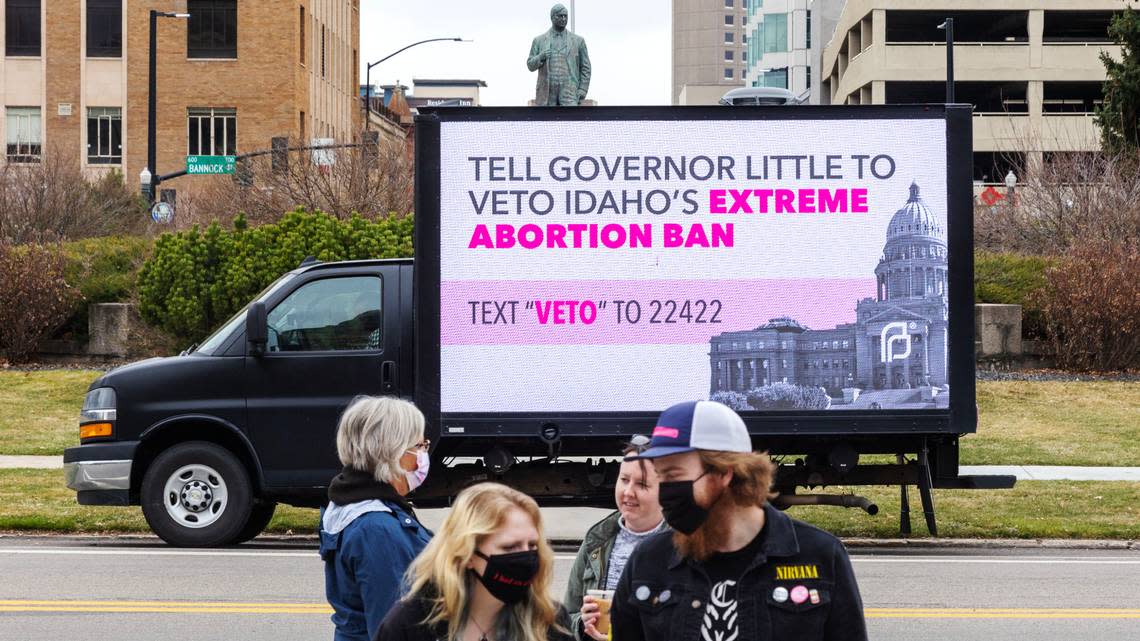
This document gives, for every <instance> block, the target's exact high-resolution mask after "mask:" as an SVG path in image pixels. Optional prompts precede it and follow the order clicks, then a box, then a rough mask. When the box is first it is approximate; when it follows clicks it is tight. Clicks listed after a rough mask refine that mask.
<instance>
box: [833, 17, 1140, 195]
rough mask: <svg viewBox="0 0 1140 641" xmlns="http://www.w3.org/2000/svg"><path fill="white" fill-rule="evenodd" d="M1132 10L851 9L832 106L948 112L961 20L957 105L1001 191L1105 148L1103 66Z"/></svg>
mask: <svg viewBox="0 0 1140 641" xmlns="http://www.w3.org/2000/svg"><path fill="white" fill-rule="evenodd" d="M1128 5H1131V6H1132V7H1140V2H1136V1H1135V0H1131V1H1130V2H1124V1H1123V0H953V1H952V2H951V1H948V0H849V1H848V2H847V4H846V6H845V7H844V9H843V12H842V15H841V16H840V19H839V24H838V25H837V28H836V29H835V32H834V35H833V36H832V37H831V39H830V42H829V43H828V44H827V46H826V48H825V50H824V54H823V66H822V68H823V74H822V78H821V89H820V94H821V97H822V98H823V102H825V103H830V104H850V105H859V104H884V103H941V102H944V101H945V100H946V93H945V79H946V35H945V32H944V31H942V30H940V29H939V25H940V24H942V22H943V21H944V20H945V19H946V18H954V41H955V42H954V77H955V81H956V82H955V100H956V102H963V103H971V104H973V105H974V127H973V129H974V180H975V182H977V183H983V184H984V183H1000V182H1001V181H1002V179H1003V178H1004V176H1005V175H1006V174H1007V172H1008V171H1010V170H1011V169H1012V170H1014V171H1015V172H1016V171H1020V168H1021V167H1024V166H1025V163H1026V162H1027V161H1028V160H1032V158H1027V157H1026V152H1028V153H1030V154H1032V155H1035V156H1038V155H1040V156H1043V157H1044V156H1045V155H1048V154H1054V153H1068V152H1078V153H1079V152H1089V151H1095V150H1097V149H1098V148H1099V135H1098V130H1097V128H1096V126H1095V122H1094V119H1093V117H1092V116H1093V111H1094V108H1095V105H1096V104H1097V103H1098V102H1099V101H1100V100H1101V95H1102V85H1103V81H1104V78H1105V73H1104V66H1103V65H1102V64H1101V61H1100V59H1099V55H1100V54H1101V52H1108V53H1109V54H1110V55H1113V56H1117V57H1119V55H1120V51H1119V47H1117V46H1114V45H1113V44H1112V43H1111V42H1110V40H1109V37H1108V33H1107V29H1108V25H1109V22H1110V20H1111V18H1112V14H1113V12H1114V11H1119V10H1121V9H1123V8H1125V7H1126V6H1128Z"/></svg>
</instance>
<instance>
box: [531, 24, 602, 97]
mask: <svg viewBox="0 0 1140 641" xmlns="http://www.w3.org/2000/svg"><path fill="white" fill-rule="evenodd" d="M569 18H570V13H569V12H568V11H566V7H565V6H563V5H561V4H556V5H554V7H553V8H551V9H550V31H547V32H546V33H544V34H542V35H539V36H536V37H535V39H534V42H533V43H531V45H530V57H529V58H527V60H526V66H527V68H528V69H530V70H531V71H538V86H537V87H536V88H535V94H534V104H535V105H538V106H548V105H549V106H562V107H577V106H578V105H579V104H581V102H582V100H584V99H585V98H586V92H587V91H588V90H589V88H590V54H589V53H587V52H586V41H585V40H583V39H582V37H581V36H579V35H577V34H574V33H571V32H570V31H569V30H568V29H566V23H567V21H568V20H569Z"/></svg>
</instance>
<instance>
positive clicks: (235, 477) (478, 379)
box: [64, 105, 1013, 546]
mask: <svg viewBox="0 0 1140 641" xmlns="http://www.w3.org/2000/svg"><path fill="white" fill-rule="evenodd" d="M970 168H971V129H970V109H969V107H968V106H959V105H945V106H944V105H917V106H867V107H856V108H853V107H839V106H835V107H797V108H795V109H788V108H778V107H738V108H732V109H725V108H717V107H592V108H579V109H561V108H550V109H529V108H437V109H431V110H427V109H425V110H421V113H420V115H419V116H418V117H417V118H416V164H415V169H416V213H415V216H416V219H415V258H414V261H413V259H406V260H387V261H383V260H376V261H354V262H343V263H318V262H315V261H312V262H309V261H307V262H306V264H303V265H301V266H300V267H298V268H297V269H296V270H294V271H292V272H289V273H287V274H284V275H283V276H282V277H281V278H280V279H278V280H277V281H276V282H274V283H273V284H271V285H270V286H269V287H268V288H267V289H266V290H265V291H264V292H262V293H261V294H260V295H258V296H257V297H256V298H255V299H254V300H253V301H251V302H250V304H249V305H248V307H247V308H246V309H244V310H243V311H242V312H241V313H239V314H237V315H236V316H234V317H233V318H232V319H230V320H229V321H228V322H226V323H225V324H224V325H223V326H222V327H221V328H219V329H218V330H217V331H216V332H215V333H214V334H213V335H211V336H210V337H209V338H207V339H206V340H205V341H204V342H202V343H201V344H200V345H198V346H197V347H196V348H194V349H193V350H190V351H188V352H186V353H184V354H183V355H181V356H177V357H172V358H162V359H151V360H147V361H142V362H139V363H135V364H131V365H128V366H125V367H122V368H119V369H116V370H114V371H111V372H109V373H107V374H105V375H104V376H101V377H100V378H99V379H98V380H96V381H95V382H94V383H92V385H91V388H90V391H89V392H88V394H87V397H86V399H85V401H84V406H83V409H82V415H81V416H82V418H81V436H82V438H81V444H80V445H79V446H77V447H73V448H70V449H68V450H67V451H66V453H65V456H64V461H65V466H66V473H67V483H68V486H69V487H70V488H72V489H74V490H76V493H77V497H78V500H79V502H80V503H82V504H86V505H141V506H142V509H143V512H144V514H145V515H146V518H147V521H148V523H149V524H150V526H151V527H152V529H153V530H154V531H155V532H156V533H157V534H158V535H159V536H161V537H162V538H163V539H164V540H166V541H168V542H170V543H172V544H175V545H186V546H215V545H225V544H231V543H236V542H241V541H244V540H248V539H249V538H252V537H253V536H256V535H257V534H258V533H259V532H260V531H261V530H262V529H263V528H264V527H265V525H266V524H267V523H268V521H269V519H270V518H271V516H272V514H273V509H274V506H275V505H276V504H277V503H287V504H291V505H301V506H317V505H320V504H322V503H323V501H324V500H325V489H326V487H327V483H328V481H329V480H330V479H331V478H332V476H333V475H335V473H336V472H337V471H338V469H339V467H340V465H339V463H338V461H337V458H336V453H335V443H334V436H335V430H336V422H337V417H338V416H339V414H340V412H341V411H342V410H343V409H344V407H345V406H346V405H347V404H348V403H349V402H350V401H351V399H352V398H354V397H355V396H358V395H361V394H392V395H398V396H401V397H403V398H407V399H410V400H413V401H415V402H416V404H417V405H418V406H419V407H420V408H421V410H423V412H424V414H425V416H426V417H427V420H428V431H429V434H428V436H429V437H430V438H431V440H432V443H433V451H432V456H433V460H434V462H435V463H434V465H433V468H432V470H433V471H432V474H431V475H430V476H429V480H428V483H427V484H426V485H425V486H424V487H422V488H421V489H420V490H418V491H417V493H416V495H415V498H416V500H417V501H418V502H419V503H420V504H421V505H446V504H447V502H448V501H449V499H450V498H451V497H453V496H454V495H455V493H456V492H458V491H459V490H460V489H462V487H464V486H466V485H468V484H471V483H473V482H478V481H480V480H486V479H498V480H501V481H503V482H506V483H509V484H511V485H513V486H515V487H518V488H520V489H522V490H524V491H526V492H528V493H530V494H532V495H533V496H535V497H536V498H538V500H539V501H540V502H541V503H543V504H545V505H609V504H610V502H611V501H612V484H613V481H614V477H615V473H616V466H617V464H616V462H615V461H616V457H617V454H618V453H619V451H620V449H621V445H622V443H624V442H626V441H628V440H629V439H630V438H632V437H633V436H634V435H636V434H647V433H649V432H651V431H652V429H653V427H654V421H655V419H656V416H657V414H658V413H659V412H660V411H661V410H662V409H663V408H665V407H667V406H668V405H671V404H672V403H674V402H678V401H681V400H693V399H696V398H711V399H713V400H717V401H720V402H723V403H725V404H728V405H730V406H732V407H733V408H734V409H736V410H737V411H738V412H740V414H741V415H742V416H743V417H744V420H745V422H746V423H747V424H748V426H749V429H750V431H751V432H752V434H753V439H754V443H755V445H756V447H757V448H758V449H764V450H767V451H769V452H771V453H772V454H773V456H774V457H776V458H777V460H778V462H780V463H781V466H780V471H779V474H778V477H777V489H778V490H779V491H780V492H781V495H780V498H779V499H778V501H779V502H780V504H781V505H784V506H787V505H794V504H804V503H823V504H835V505H846V506H858V507H862V508H864V509H866V510H868V511H870V512H872V513H873V512H874V511H875V507H874V506H873V505H871V504H870V503H869V502H867V501H866V500H865V499H862V498H861V497H855V496H846V495H831V494H802V493H798V492H797V488H804V487H818V486H828V485H840V484H842V485H868V484H878V485H901V486H904V497H905V486H907V485H916V486H918V487H919V489H920V494H921V496H922V499H923V507H924V511H925V512H926V514H927V524H928V526H929V527H930V528H931V529H932V531H933V529H934V526H935V524H934V519H933V502H932V498H931V492H930V490H931V489H932V488H985V487H1009V486H1011V485H1012V484H1013V479H1012V478H1011V477H970V476H961V475H959V473H958V439H959V438H960V437H961V436H963V435H965V434H968V433H970V432H974V431H976V426H977V408H976V405H975V401H974V362H973V348H974V338H973V314H972V305H973V289H972V288H973V285H972V282H973V278H972V274H973V252H972V224H971V223H972V183H971V180H970V176H971V169H970ZM873 454H880V455H890V456H888V457H877V458H876V459H875V461H876V462H875V463H874V464H860V457H861V456H866V455H873ZM903 525H904V526H906V525H907V523H906V522H904V523H903Z"/></svg>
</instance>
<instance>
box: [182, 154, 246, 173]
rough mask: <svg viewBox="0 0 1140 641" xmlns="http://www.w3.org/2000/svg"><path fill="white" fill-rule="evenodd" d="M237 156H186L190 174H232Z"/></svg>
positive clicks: (187, 169) (187, 168)
mask: <svg viewBox="0 0 1140 641" xmlns="http://www.w3.org/2000/svg"><path fill="white" fill-rule="evenodd" d="M236 165H237V156H186V173H188V174H232V173H234V167H235V166H236Z"/></svg>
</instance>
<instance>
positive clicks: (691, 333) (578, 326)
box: [440, 278, 876, 345]
mask: <svg viewBox="0 0 1140 641" xmlns="http://www.w3.org/2000/svg"><path fill="white" fill-rule="evenodd" d="M875 287H876V284H875V279H874V278H799V279H748V280H737V279H733V280H576V281H522V280H514V281H503V280H499V281H489V280H484V281H447V282H444V283H442V285H441V287H440V289H441V291H440V299H441V301H442V306H441V310H440V314H441V319H440V321H441V329H440V332H441V335H440V341H441V344H442V345H693V344H700V343H707V342H709V339H710V338H711V337H713V336H715V335H718V334H721V333H723V332H731V331H741V330H749V329H755V328H757V327H759V326H761V325H764V324H766V323H768V322H769V320H771V319H775V318H790V319H792V320H794V321H796V322H798V323H799V324H800V325H802V326H804V327H806V328H810V329H817V330H819V329H832V328H834V327H835V326H836V325H842V324H844V323H853V322H855V306H856V303H857V302H858V301H860V300H861V299H864V298H874V297H875V294H876V291H875Z"/></svg>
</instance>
